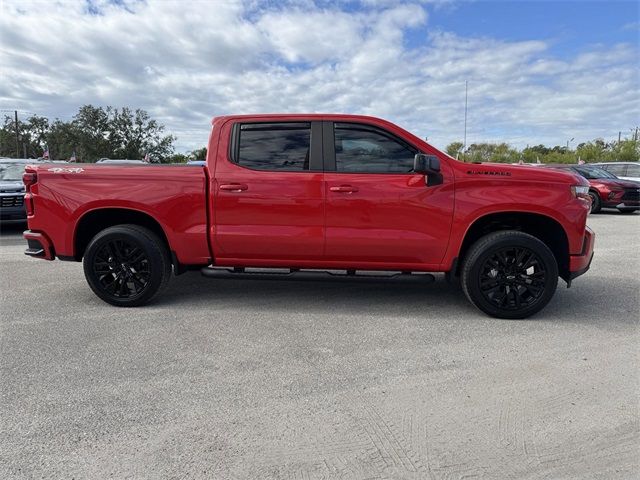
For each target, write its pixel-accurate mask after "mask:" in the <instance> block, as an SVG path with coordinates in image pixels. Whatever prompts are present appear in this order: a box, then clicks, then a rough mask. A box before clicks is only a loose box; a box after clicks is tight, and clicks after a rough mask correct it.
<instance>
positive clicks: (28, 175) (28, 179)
mask: <svg viewBox="0 0 640 480" xmlns="http://www.w3.org/2000/svg"><path fill="white" fill-rule="evenodd" d="M22 181H23V183H24V187H25V190H26V191H27V192H30V191H31V185H35V183H36V182H37V181H38V175H37V174H36V172H25V173H23V174H22Z"/></svg>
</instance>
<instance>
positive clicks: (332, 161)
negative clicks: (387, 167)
mask: <svg viewBox="0 0 640 480" xmlns="http://www.w3.org/2000/svg"><path fill="white" fill-rule="evenodd" d="M337 125H339V126H340V127H339V128H346V129H351V130H360V131H365V132H366V131H369V132H374V133H378V134H381V135H383V136H385V137H388V138H390V139H391V140H394V141H396V142H398V143H399V144H401V145H403V146H405V147H406V148H407V149H408V150H412V151H414V152H415V153H424V152H422V151H421V150H420V149H419V148H418V147H416V146H415V145H413V144H411V143H409V142H407V141H406V140H404V139H402V138H400V137H398V136H397V135H394V134H393V133H391V132H389V131H388V130H385V129H384V128H380V127H377V126H375V125H369V124H366V123H358V122H348V121H347V122H334V121H324V122H322V147H323V151H324V171H325V172H328V173H339V174H344V175H354V174H355V175H363V174H364V175H415V173H413V172H406V173H400V172H394V173H391V172H365V171H363V172H338V171H337V167H336V143H335V142H336V140H335V129H336V126H337ZM345 125H346V127H345Z"/></svg>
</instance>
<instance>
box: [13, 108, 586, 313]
mask: <svg viewBox="0 0 640 480" xmlns="http://www.w3.org/2000/svg"><path fill="white" fill-rule="evenodd" d="M212 124H213V129H212V131H211V135H210V138H209V143H208V154H207V160H206V165H204V166H177V165H176V166H174V165H171V166H160V165H144V166H137V165H108V164H106V165H93V164H69V165H60V164H55V165H53V164H49V165H46V164H45V165H33V166H28V167H27V168H26V169H25V174H24V183H25V185H26V189H27V193H26V195H25V204H26V208H27V213H28V224H29V230H27V231H26V232H25V233H24V238H25V239H26V240H27V242H28V249H27V251H26V253H27V255H30V256H33V257H38V258H43V259H46V260H53V259H54V258H58V259H61V260H71V261H82V262H83V267H84V273H85V276H86V279H87V282H88V284H89V286H90V287H91V289H92V290H93V291H94V292H95V293H96V295H98V296H99V297H100V298H101V299H103V300H104V301H106V302H108V303H110V304H113V305H117V306H138V305H142V304H144V303H147V302H148V301H150V300H151V299H152V298H153V297H155V296H156V295H157V294H158V293H159V292H160V291H161V290H162V288H163V287H165V285H166V284H167V282H168V280H169V278H170V276H171V274H172V272H173V274H180V273H182V272H184V271H186V270H189V269H194V268H197V269H202V270H203V271H204V272H206V271H207V269H209V270H211V269H212V268H218V267H226V268H228V269H229V270H231V271H244V270H245V269H250V268H279V269H282V268H286V269H290V271H291V272H297V271H299V270H306V269H314V270H316V269H319V270H340V271H345V272H346V273H347V274H358V273H360V272H363V271H372V270H373V271H393V272H402V273H406V274H409V273H416V272H445V273H446V274H447V275H446V276H447V278H448V279H449V280H451V281H452V283H460V284H461V286H462V289H463V291H464V293H465V294H466V296H467V297H468V298H469V300H470V301H471V302H472V303H473V304H474V305H476V306H477V307H478V308H479V309H480V310H482V311H483V312H485V313H487V314H489V315H492V316H496V317H502V318H524V317H527V316H529V315H532V314H534V313H536V312H538V311H539V310H540V309H542V308H543V307H544V306H545V305H546V304H547V303H548V302H549V300H550V299H551V297H552V296H553V294H554V292H555V290H556V286H557V283H558V278H559V277H560V278H562V279H564V280H565V281H566V282H567V284H568V285H570V283H571V281H572V280H573V279H574V278H575V277H577V276H578V275H580V274H582V273H584V272H585V271H586V270H587V269H588V268H589V265H590V262H591V258H592V255H593V243H594V235H593V232H592V231H591V230H590V229H589V228H588V227H587V226H586V219H587V215H588V213H589V208H590V199H589V196H588V191H589V185H588V183H587V181H586V180H585V179H584V178H582V177H580V176H578V175H575V174H573V173H570V172H560V171H552V170H550V169H537V168H528V167H522V166H511V165H504V164H469V163H462V162H459V161H457V160H455V159H453V158H451V157H450V156H448V155H446V154H444V153H442V152H440V151H439V150H437V149H436V148H434V147H432V146H431V145H429V144H428V143H426V142H425V141H423V140H422V139H420V138H418V137H417V136H415V135H412V134H411V133H409V132H407V131H405V130H403V129H402V128H400V127H398V126H396V125H394V124H392V123H390V122H388V121H385V120H382V119H378V118H373V117H367V116H356V115H322V114H313V115H311V114H301V115H294V114H279V115H243V116H239V115H234V116H221V117H216V118H214V119H213V122H212ZM247 271H248V270H247Z"/></svg>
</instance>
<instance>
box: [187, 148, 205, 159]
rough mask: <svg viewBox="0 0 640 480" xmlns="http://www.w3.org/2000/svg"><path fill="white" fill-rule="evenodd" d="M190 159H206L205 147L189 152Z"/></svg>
mask: <svg viewBox="0 0 640 480" xmlns="http://www.w3.org/2000/svg"><path fill="white" fill-rule="evenodd" d="M189 157H190V160H206V159H207V147H202V148H197V149H195V150H192V151H191V153H190V154H189Z"/></svg>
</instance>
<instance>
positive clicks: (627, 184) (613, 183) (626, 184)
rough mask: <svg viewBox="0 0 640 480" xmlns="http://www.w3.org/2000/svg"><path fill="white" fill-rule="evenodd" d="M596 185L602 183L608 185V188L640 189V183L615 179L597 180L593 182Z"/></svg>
mask: <svg viewBox="0 0 640 480" xmlns="http://www.w3.org/2000/svg"><path fill="white" fill-rule="evenodd" d="M591 181H592V182H594V183H602V184H603V185H607V186H608V187H618V188H640V182H634V181H633V180H622V179H618V178H616V179H613V178H597V179H594V180H591Z"/></svg>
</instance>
